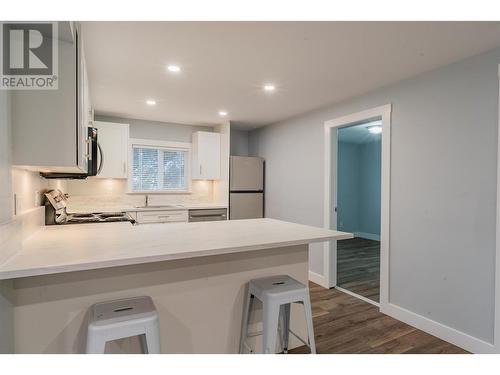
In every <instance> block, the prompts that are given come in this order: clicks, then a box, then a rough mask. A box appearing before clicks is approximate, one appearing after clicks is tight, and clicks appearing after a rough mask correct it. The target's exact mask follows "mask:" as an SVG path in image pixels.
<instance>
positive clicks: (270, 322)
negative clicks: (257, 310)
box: [262, 302, 280, 354]
mask: <svg viewBox="0 0 500 375" xmlns="http://www.w3.org/2000/svg"><path fill="white" fill-rule="evenodd" d="M279 313H280V305H278V304H275V303H269V302H264V303H263V316H262V326H263V332H262V353H264V354H271V353H273V354H274V353H275V350H276V339H277V336H278V320H279Z"/></svg>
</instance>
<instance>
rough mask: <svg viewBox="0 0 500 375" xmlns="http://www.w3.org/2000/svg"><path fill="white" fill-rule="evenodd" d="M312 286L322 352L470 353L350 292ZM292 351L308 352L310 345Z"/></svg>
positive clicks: (317, 336)
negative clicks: (393, 316)
mask: <svg viewBox="0 0 500 375" xmlns="http://www.w3.org/2000/svg"><path fill="white" fill-rule="evenodd" d="M309 288H310V294H311V304H312V312H313V322H314V333H315V338H316V350H317V352H318V353H330V354H333V353H345V354H347V353H386V354H396V353H419V354H433V353H434V354H438V353H447V354H456V353H460V354H465V353H467V352H466V351H465V350H463V349H461V348H459V347H457V346H455V345H452V344H450V343H448V342H446V341H443V340H441V339H438V338H437V337H434V336H432V335H429V334H427V333H425V332H423V331H420V330H418V329H416V328H414V327H412V326H409V325H408V324H405V323H403V322H400V321H399V320H396V319H394V318H391V317H389V316H387V315H385V314H382V313H381V312H379V309H378V307H376V306H374V305H372V304H370V303H367V302H364V301H362V300H360V299H358V298H355V297H352V296H350V295H348V294H346V293H343V292H340V291H338V290H336V289H325V288H323V287H321V286H319V285H316V284H314V283H309ZM291 353H297V354H298V353H308V348H307V347H306V346H302V347H300V348H296V349H293V350H292V351H291Z"/></svg>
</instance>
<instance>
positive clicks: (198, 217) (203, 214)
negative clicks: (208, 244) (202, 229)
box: [189, 208, 227, 223]
mask: <svg viewBox="0 0 500 375" xmlns="http://www.w3.org/2000/svg"><path fill="white" fill-rule="evenodd" d="M219 220H227V209H226V208H215V209H213V208H210V209H200V210H189V222H190V223H191V222H196V221H219Z"/></svg>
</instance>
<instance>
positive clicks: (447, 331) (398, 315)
mask: <svg viewBox="0 0 500 375" xmlns="http://www.w3.org/2000/svg"><path fill="white" fill-rule="evenodd" d="M380 311H381V312H382V313H384V314H386V315H389V316H392V317H393V318H395V319H398V320H401V321H402V322H404V323H406V324H409V325H411V326H413V327H415V328H418V329H420V330H422V331H424V332H427V333H429V334H431V335H433V336H436V337H439V338H440V339H442V340H445V341H448V342H450V343H452V344H454V345H456V346H459V347H461V348H463V349H465V350H467V351H469V352H471V353H498V352H499V351H498V349H497V348H495V346H494V345H493V344H491V343H489V342H486V341H483V340H480V339H478V338H476V337H473V336H470V335H468V334H466V333H463V332H461V331H458V330H456V329H454V328H451V327H448V326H446V325H444V324H441V323H438V322H436V321H434V320H431V319H428V318H426V317H423V316H421V315H418V314H415V313H413V312H411V311H409V310H406V309H404V308H402V307H399V306H397V305H394V304H392V303H388V304H382V305H381V306H380Z"/></svg>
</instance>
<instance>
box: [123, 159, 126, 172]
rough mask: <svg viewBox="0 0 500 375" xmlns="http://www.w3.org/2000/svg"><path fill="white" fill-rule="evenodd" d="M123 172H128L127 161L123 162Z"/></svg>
mask: <svg viewBox="0 0 500 375" xmlns="http://www.w3.org/2000/svg"><path fill="white" fill-rule="evenodd" d="M123 174H127V166H126V165H125V162H123Z"/></svg>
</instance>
